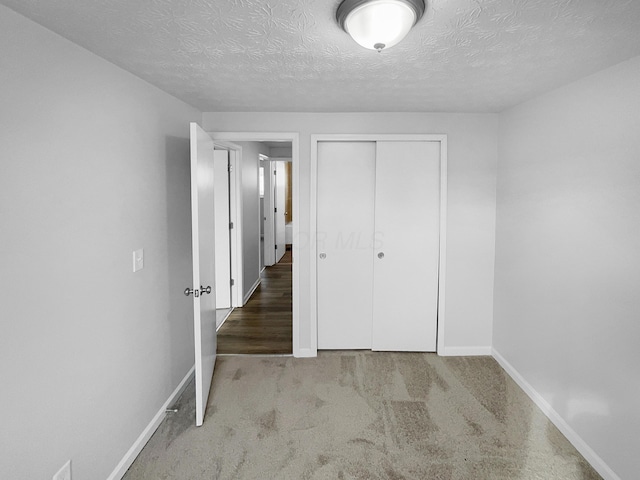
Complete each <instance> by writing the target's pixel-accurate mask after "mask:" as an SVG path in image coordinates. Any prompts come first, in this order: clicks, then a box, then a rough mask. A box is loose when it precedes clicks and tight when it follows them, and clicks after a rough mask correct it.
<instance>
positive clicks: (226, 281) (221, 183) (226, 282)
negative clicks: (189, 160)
mask: <svg viewBox="0 0 640 480" xmlns="http://www.w3.org/2000/svg"><path fill="white" fill-rule="evenodd" d="M214 199H215V224H216V261H215V264H216V308H218V309H220V308H231V238H230V235H229V225H230V218H229V151H228V150H215V151H214Z"/></svg>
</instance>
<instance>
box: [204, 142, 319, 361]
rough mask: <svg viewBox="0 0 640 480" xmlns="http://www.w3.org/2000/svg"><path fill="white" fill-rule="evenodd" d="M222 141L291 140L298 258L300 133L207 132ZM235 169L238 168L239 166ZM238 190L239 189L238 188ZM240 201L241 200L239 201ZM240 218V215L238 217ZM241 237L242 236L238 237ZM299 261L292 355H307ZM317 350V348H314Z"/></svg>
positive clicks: (296, 252)
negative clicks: (303, 345) (302, 329)
mask: <svg viewBox="0 0 640 480" xmlns="http://www.w3.org/2000/svg"><path fill="white" fill-rule="evenodd" d="M208 133H209V134H210V135H211V137H212V138H213V139H214V140H215V141H222V142H225V141H226V142H278V141H284V142H291V161H292V163H293V199H292V200H293V239H294V241H293V256H294V258H300V240H299V239H300V238H301V237H300V134H299V133H297V132H208ZM236 170H240V169H239V168H238V169H236ZM238 191H239V192H240V191H241V190H238ZM240 203H241V202H240ZM240 218H241V217H240ZM240 238H242V237H240ZM300 322H301V319H300V262H295V261H294V262H293V356H294V357H303V356H304V357H307V356H309V352H308V351H307V349H305V350H304V351H302V350H301V349H300ZM316 350H317V349H316Z"/></svg>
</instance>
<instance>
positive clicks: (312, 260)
mask: <svg viewBox="0 0 640 480" xmlns="http://www.w3.org/2000/svg"><path fill="white" fill-rule="evenodd" d="M377 141H386V142H394V141H395V142H411V141H413V142H416V141H423V142H440V232H439V233H440V238H439V244H440V252H439V265H438V340H437V352H438V355H443V354H444V348H445V343H444V342H445V327H446V317H445V286H446V271H447V268H446V265H447V264H446V260H447V135H444V134H443V135H430V134H420V135H396V134H392V135H383V134H371V135H365V134H313V135H311V165H310V190H311V192H310V199H309V204H310V208H309V220H310V225H311V231H310V232H309V235H310V239H311V245H310V249H309V251H310V257H309V266H310V270H311V275H310V276H311V278H310V283H311V288H310V312H309V315H310V333H311V335H310V336H311V352H309V353H311V354H312V355H313V356H316V355H317V354H318V290H317V289H318V284H317V279H318V277H317V275H318V271H317V263H316V259H317V257H318V251H317V245H316V238H317V233H318V231H317V212H318V142H377ZM294 166H295V164H294ZM294 193H295V187H294ZM294 213H296V212H295V210H294ZM296 223H297V222H296Z"/></svg>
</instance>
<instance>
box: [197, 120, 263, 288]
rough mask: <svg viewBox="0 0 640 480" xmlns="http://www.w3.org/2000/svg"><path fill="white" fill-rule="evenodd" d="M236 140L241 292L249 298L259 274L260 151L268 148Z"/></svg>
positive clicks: (255, 143) (257, 143) (259, 144)
mask: <svg viewBox="0 0 640 480" xmlns="http://www.w3.org/2000/svg"><path fill="white" fill-rule="evenodd" d="M204 129H205V130H207V131H211V130H210V129H207V127H206V126H205V127H204ZM233 143H235V144H236V145H239V146H241V147H242V255H243V285H242V296H243V298H246V296H247V295H248V294H249V293H251V290H252V289H253V287H254V286H255V284H256V282H257V281H258V279H259V278H260V187H259V183H258V182H259V176H260V173H259V168H260V157H259V155H260V154H262V155H267V154H268V153H269V148H268V147H266V146H265V145H264V144H263V143H261V142H233Z"/></svg>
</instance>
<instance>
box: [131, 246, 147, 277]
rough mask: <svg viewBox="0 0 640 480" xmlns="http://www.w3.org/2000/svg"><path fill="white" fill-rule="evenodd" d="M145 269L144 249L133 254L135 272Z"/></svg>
mask: <svg viewBox="0 0 640 480" xmlns="http://www.w3.org/2000/svg"><path fill="white" fill-rule="evenodd" d="M143 268H144V249H142V248H141V249H139V250H136V251H134V252H133V272H134V273H135V272H137V271H138V270H142V269H143Z"/></svg>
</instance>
